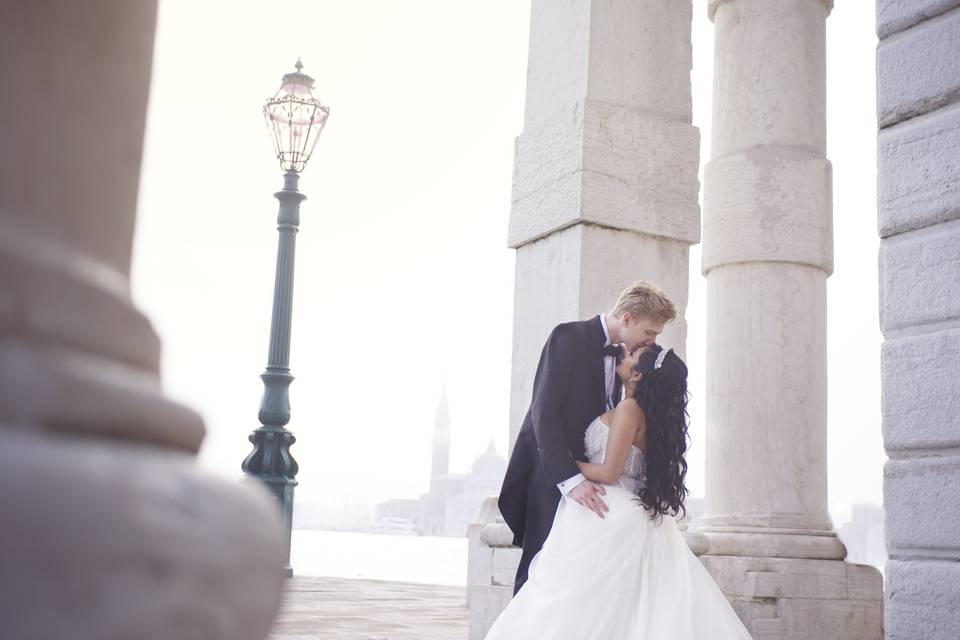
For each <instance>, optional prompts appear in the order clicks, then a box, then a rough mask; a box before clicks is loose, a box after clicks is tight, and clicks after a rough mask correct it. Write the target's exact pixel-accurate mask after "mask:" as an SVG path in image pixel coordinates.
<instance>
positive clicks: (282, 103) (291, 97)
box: [263, 58, 330, 173]
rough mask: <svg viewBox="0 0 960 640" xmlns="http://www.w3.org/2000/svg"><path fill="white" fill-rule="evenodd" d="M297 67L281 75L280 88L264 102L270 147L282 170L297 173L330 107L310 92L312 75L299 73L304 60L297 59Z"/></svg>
mask: <svg viewBox="0 0 960 640" xmlns="http://www.w3.org/2000/svg"><path fill="white" fill-rule="evenodd" d="M295 67H296V69H297V70H296V71H295V72H294V73H288V74H286V75H285V76H283V83H282V84H281V85H280V90H279V91H277V93H276V94H275V95H274V96H273V97H272V98H270V99H268V100H267V103H266V104H265V105H264V106H263V117H264V119H265V120H266V121H267V127H268V128H269V129H270V135H271V137H272V138H273V147H274V150H275V151H276V153H277V159H279V160H280V166H282V167H283V169H284V171H293V172H295V173H300V172H301V171H303V168H304V167H305V166H306V164H307V160H309V159H310V155H311V154H312V153H313V148H314V147H315V146H316V145H317V140H318V139H319V138H320V132H321V131H323V125H325V124H326V123H327V117H328V116H329V115H330V108H329V107H325V106H324V105H323V104H321V103H320V100H318V99H317V97H316V96H314V95H313V78H311V77H310V76H308V75H307V74H305V73H300V70H301V69H303V63H302V62H300V59H299V58H298V59H297V64H296V65H295Z"/></svg>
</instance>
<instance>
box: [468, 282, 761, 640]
mask: <svg viewBox="0 0 960 640" xmlns="http://www.w3.org/2000/svg"><path fill="white" fill-rule="evenodd" d="M676 316H677V311H676V307H675V306H674V304H673V302H671V301H670V299H669V298H667V296H666V295H664V293H663V292H662V291H660V290H659V289H658V288H657V287H655V286H654V285H652V284H650V283H648V282H643V281H641V282H637V283H635V284H633V285H631V286H629V287H627V289H626V290H624V291H623V293H621V294H620V298H619V299H618V300H617V302H616V304H615V305H614V306H613V309H612V310H611V311H608V312H605V313H602V314H600V315H597V316H595V317H593V318H591V319H590V320H584V321H577V322H568V323H564V324H561V325H558V326H557V327H556V328H554V330H553V331H552V332H551V333H550V337H549V338H548V339H547V342H546V344H545V345H544V347H543V351H542V353H541V355H540V363H539V365H538V366H537V372H536V376H535V378H534V383H533V398H532V400H531V403H530V409H529V411H528V412H527V415H526V418H525V419H524V421H523V426H522V427H521V429H520V433H519V434H518V436H517V440H516V444H515V445H514V448H513V453H512V454H511V456H510V463H509V465H508V467H507V472H506V475H505V477H504V480H503V487H502V489H501V491H500V500H499V507H500V512H501V514H502V515H503V518H504V520H505V521H506V523H507V525H508V526H509V527H510V529H511V531H512V532H513V534H514V544H515V545H517V546H520V547H522V548H523V553H522V554H521V557H520V565H519V567H518V569H517V576H516V582H515V587H514V597H513V599H512V600H511V601H510V603H509V605H508V606H507V608H506V609H505V610H504V611H503V612H502V613H501V614H500V616H499V617H498V618H497V620H496V622H494V624H493V627H492V628H491V629H490V631H489V632H488V634H487V636H486V640H504V639H511V640H532V639H542V640H548V639H549V640H561V639H563V640H617V639H624V640H626V639H630V640H642V639H643V640H694V639H697V640H704V639H707V638H709V639H711V640H714V639H715V640H727V639H729V640H748V639H749V638H750V634H749V633H748V632H747V630H746V628H745V627H744V626H743V623H742V622H741V621H740V619H739V618H738V617H737V614H736V612H735V611H734V610H733V608H732V607H731V605H730V603H729V602H728V600H727V598H726V596H724V595H723V592H722V591H720V588H719V587H718V586H717V584H716V583H715V582H714V581H713V578H712V577H711V576H710V574H709V573H708V572H707V570H706V569H705V568H704V566H703V565H702V564H701V563H700V561H699V560H698V559H697V557H696V556H694V554H693V553H692V552H691V551H690V549H689V548H688V547H687V544H686V542H685V540H684V538H683V534H682V532H681V531H680V529H679V528H678V527H677V523H676V518H677V517H678V516H679V515H680V513H681V512H684V513H685V510H684V500H685V498H686V495H687V494H688V493H689V491H688V489H687V487H686V486H685V484H684V478H685V476H686V473H687V462H686V460H685V458H684V456H685V454H686V451H687V440H688V435H687V426H688V425H687V398H688V393H687V366H686V364H685V363H684V362H683V360H682V359H681V358H680V356H678V355H677V354H676V352H675V351H674V350H673V349H663V348H662V347H660V345H658V344H657V343H656V339H657V336H659V335H660V333H661V332H662V331H663V328H664V326H665V325H667V324H669V323H670V322H673V321H674V320H675V319H676Z"/></svg>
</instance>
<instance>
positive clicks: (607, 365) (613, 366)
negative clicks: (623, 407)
mask: <svg viewBox="0 0 960 640" xmlns="http://www.w3.org/2000/svg"><path fill="white" fill-rule="evenodd" d="M600 326H602V327H603V337H604V338H606V340H604V342H603V346H604V347H609V346H610V330H609V329H607V317H606V315H604V314H602V313H601V314H600ZM616 372H617V361H616V359H614V357H613V356H604V357H603V382H604V384H605V385H606V389H607V409H612V408H613V380H614V376H615V375H616ZM584 480H586V477H584V475H583V474H582V473H578V474H577V475H575V476H573V477H572V478H567V479H566V480H564V481H563V482H561V483H559V484H558V485H557V488H558V489H560V494H561V495H564V496H565V495H567V494H568V493H570V491H571V489H573V488H574V487H576V486H577V485H579V484H580V483H581V482H583V481H584Z"/></svg>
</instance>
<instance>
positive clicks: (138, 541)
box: [0, 0, 282, 640]
mask: <svg viewBox="0 0 960 640" xmlns="http://www.w3.org/2000/svg"><path fill="white" fill-rule="evenodd" d="M155 21H156V3H155V2H153V1H149V0H136V1H129V2H128V1H119V0H117V1H112V2H111V1H105V0H96V1H93V2H84V3H74V2H68V1H63V2H53V3H49V2H45V3H29V2H25V3H4V4H3V5H2V8H0V86H3V87H5V99H4V100H2V101H0V122H2V123H3V134H2V135H3V144H2V145H0V438H2V439H3V442H2V445H0V512H2V513H4V514H7V515H8V516H9V517H6V518H5V519H4V525H3V533H2V538H3V548H4V551H3V554H2V558H0V575H3V576H4V579H3V580H2V581H0V603H2V604H0V610H2V612H3V628H4V635H5V636H9V637H12V638H13V637H16V638H44V639H59V638H103V639H105V640H106V639H111V638H128V637H137V638H143V639H145V640H149V639H154V638H156V639H158V640H159V639H161V638H171V637H176V638H180V639H194V638H195V639H197V640H200V639H205V640H211V639H218V638H223V639H227V638H231V639H237V638H244V639H250V640H254V639H256V638H263V637H264V636H265V635H266V633H267V631H268V629H269V625H270V623H271V620H272V616H273V614H274V612H275V610H276V606H277V603H278V599H279V593H280V588H281V584H282V579H281V573H280V568H281V566H282V537H281V529H280V526H279V520H278V515H277V509H276V507H275V506H274V505H273V504H271V503H270V501H269V499H268V498H267V497H266V496H265V495H264V494H263V492H261V491H254V490H252V489H249V488H241V487H238V486H237V485H236V484H235V483H225V482H223V481H219V480H215V479H212V478H210V477H207V476H206V475H204V474H201V473H200V472H198V471H197V470H196V468H195V466H194V463H193V455H194V454H195V452H196V450H197V448H198V447H199V445H200V442H201V440H202V438H203V434H204V429H203V424H202V421H201V420H200V417H199V416H198V415H197V414H196V413H195V412H193V411H191V410H189V409H187V408H185V407H182V406H179V405H177V404H175V403H173V402H171V401H170V400H168V399H166V398H165V397H164V396H163V394H162V392H161V389H160V379H159V356H160V343H159V340H158V338H157V335H156V333H155V332H154V330H153V328H152V327H151V325H150V322H149V320H148V319H147V318H145V317H144V316H143V315H142V314H141V313H140V312H139V311H137V309H136V308H135V307H134V305H133V303H132V301H131V298H130V283H129V270H130V259H131V246H132V238H133V228H134V222H135V210H136V204H137V189H138V182H139V173H140V157H141V147H142V142H143V130H144V118H145V111H146V104H147V94H148V89H149V85H150V65H151V59H152V51H153V34H154V27H155ZM184 160H185V161H187V162H189V161H192V160H194V159H193V158H189V157H185V159H184ZM185 204H186V203H185ZM184 233H185V234H189V233H190V230H189V229H185V230H184Z"/></svg>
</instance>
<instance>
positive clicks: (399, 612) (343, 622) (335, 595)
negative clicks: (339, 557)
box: [270, 576, 468, 640]
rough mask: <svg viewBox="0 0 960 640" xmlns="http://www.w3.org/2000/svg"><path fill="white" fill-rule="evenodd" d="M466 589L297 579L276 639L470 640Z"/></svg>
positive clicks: (286, 597)
mask: <svg viewBox="0 0 960 640" xmlns="http://www.w3.org/2000/svg"><path fill="white" fill-rule="evenodd" d="M467 629H468V611H467V606H466V589H464V588H462V587H451V586H441V585H423V584H410V583H404V582H382V581H378V580H354V579H345V578H318V577H299V576H297V577H293V578H291V579H290V580H288V581H287V586H286V589H285V593H284V597H283V604H282V605H281V607H280V614H279V615H278V616H277V620H276V622H275V623H274V627H273V631H272V632H271V635H270V640H333V639H336V640H408V639H409V640H414V639H416V640H466V638H467Z"/></svg>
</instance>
